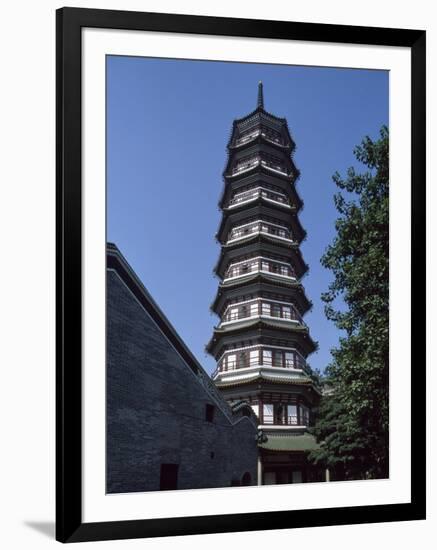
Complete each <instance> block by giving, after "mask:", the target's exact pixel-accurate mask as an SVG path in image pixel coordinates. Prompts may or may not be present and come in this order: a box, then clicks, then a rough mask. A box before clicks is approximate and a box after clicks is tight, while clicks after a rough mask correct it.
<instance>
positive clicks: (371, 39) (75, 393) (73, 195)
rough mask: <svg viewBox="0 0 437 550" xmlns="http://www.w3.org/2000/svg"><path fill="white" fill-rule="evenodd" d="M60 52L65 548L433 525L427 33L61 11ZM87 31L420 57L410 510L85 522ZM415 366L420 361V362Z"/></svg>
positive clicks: (59, 530)
mask: <svg viewBox="0 0 437 550" xmlns="http://www.w3.org/2000/svg"><path fill="white" fill-rule="evenodd" d="M56 25H57V29H56V31H57V32H56V50H57V58H56V63H57V79H56V87H57V89H56V91H57V106H56V109H57V123H56V124H57V128H56V131H57V168H56V177H57V229H56V231H57V312H56V321H57V333H56V344H57V381H56V392H57V393H56V415H57V421H56V437H57V443H56V485H57V489H56V499H57V504H56V538H57V540H59V541H61V542H78V541H92V540H108V539H127V538H139V537H157V536H170V535H189V534H201V533H221V532H232V531H251V530H264V529H282V528H291V527H311V526H324V525H343V524H352V523H355V524H358V523H377V522H391V521H405V520H418V519H424V518H425V466H426V464H425V461H426V459H425V412H426V407H425V48H426V33H425V31H423V30H406V29H391V28H373V27H357V26H345V25H326V24H316V23H294V22H287V21H262V20H249V19H247V20H246V19H233V18H221V17H220V18H219V17H204V16H187V15H173V14H162V13H140V12H129V11H112V10H95V9H78V8H62V9H59V10H58V11H57V14H56ZM84 27H94V28H105V29H129V30H144V31H157V32H172V33H193V34H206V35H221V36H234V37H238V36H240V37H256V38H271V39H285V40H301V41H315V42H336V43H346V44H370V45H381V46H397V47H407V48H410V49H411V71H412V73H411V74H412V84H411V86H412V87H411V94H412V96H411V102H412V120H411V138H412V150H411V154H412V173H411V178H412V212H411V215H412V250H411V255H412V289H411V292H412V319H414V322H413V323H412V350H411V353H412V356H411V365H412V385H411V398H412V423H411V426H412V432H411V441H412V446H411V448H412V454H411V502H410V503H405V504H387V505H375V506H354V507H344V508H323V509H312V510H294V511H277V512H262V513H242V514H231V515H219V516H199V517H181V518H178V517H172V518H164V519H147V518H145V519H142V520H135V521H108V522H101V523H83V522H82V463H81V460H82V430H81V421H82V413H81V406H82V399H81V382H82V375H81V350H82V334H81V330H82V319H81V316H82V301H81V300H82V286H81V272H82V259H81V258H82V248H81V240H82V210H81V209H82V204H81V198H82V191H81V160H82V159H81V117H82V111H81V55H82V49H81V48H82V47H81V30H82V28H84ZM413 358H414V361H413Z"/></svg>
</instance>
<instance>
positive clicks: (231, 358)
mask: <svg viewBox="0 0 437 550" xmlns="http://www.w3.org/2000/svg"><path fill="white" fill-rule="evenodd" d="M226 364H227V367H228V369H230V370H233V369H235V367H236V366H237V356H236V355H235V354H232V355H228V356H227V358H226Z"/></svg>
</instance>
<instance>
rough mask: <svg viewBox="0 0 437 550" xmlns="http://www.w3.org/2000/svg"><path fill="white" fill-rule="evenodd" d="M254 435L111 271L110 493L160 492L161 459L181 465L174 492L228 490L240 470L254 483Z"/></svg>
mask: <svg viewBox="0 0 437 550" xmlns="http://www.w3.org/2000/svg"><path fill="white" fill-rule="evenodd" d="M203 376H205V373H203ZM207 403H210V404H213V405H214V406H215V414H214V420H213V422H212V423H210V422H207V421H206V420H205V407H206V404H207ZM255 435H256V426H255V423H254V422H253V421H252V420H251V419H250V418H248V417H246V416H242V414H241V413H240V414H239V415H236V414H232V412H231V411H230V409H229V408H228V405H227V404H226V403H225V402H224V400H220V399H218V398H217V396H216V395H214V394H213V393H210V392H209V391H208V390H207V387H205V384H203V383H202V381H201V378H200V377H199V375H198V374H196V373H194V372H193V370H192V369H191V368H190V367H189V366H188V365H187V363H186V362H185V361H184V360H183V359H182V357H181V356H180V355H179V353H178V352H177V351H176V350H175V349H174V348H173V347H172V345H171V344H170V342H169V340H168V339H167V338H166V336H165V335H164V334H163V333H162V332H161V330H160V329H159V328H158V327H157V325H156V324H155V323H154V321H153V319H152V318H151V317H150V316H149V314H148V313H147V312H146V310H145V309H144V308H143V306H142V305H141V304H140V303H139V302H138V301H137V300H136V298H135V297H134V296H133V294H132V293H131V291H130V290H129V288H128V287H127V286H126V285H125V283H124V282H123V281H122V280H121V278H120V277H119V275H118V274H117V273H116V271H115V270H112V269H110V270H108V278H107V464H106V474H107V476H106V479H107V492H108V493H118V492H133V491H154V490H159V485H160V468H161V464H163V463H171V464H179V471H178V489H194V488H206V487H227V486H230V485H231V483H232V481H233V480H241V478H242V476H243V474H244V473H245V472H249V474H250V476H251V481H252V484H255V483H256V463H257V456H258V451H257V444H256V440H255Z"/></svg>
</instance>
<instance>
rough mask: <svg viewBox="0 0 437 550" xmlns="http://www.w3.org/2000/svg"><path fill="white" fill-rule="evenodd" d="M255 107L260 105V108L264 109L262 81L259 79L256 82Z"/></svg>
mask: <svg viewBox="0 0 437 550" xmlns="http://www.w3.org/2000/svg"><path fill="white" fill-rule="evenodd" d="M257 107H258V108H259V107H261V109H264V93H263V83H262V82H261V80H260V81H259V82H258V101H257Z"/></svg>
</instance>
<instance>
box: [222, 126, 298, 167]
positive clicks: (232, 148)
mask: <svg viewBox="0 0 437 550" xmlns="http://www.w3.org/2000/svg"><path fill="white" fill-rule="evenodd" d="M256 145H266V146H267V147H271V148H272V149H274V150H276V151H278V152H280V153H281V154H285V155H287V158H288V159H289V160H290V158H291V155H292V153H293V150H294V144H292V143H289V144H285V145H283V144H281V143H276V142H275V141H273V140H270V139H268V138H267V137H266V136H263V135H262V134H259V135H258V136H256V137H255V138H254V139H252V140H249V141H246V142H245V143H241V144H239V145H233V144H231V145H228V147H227V149H228V158H227V160H226V167H225V170H224V173H226V172H227V171H228V170H229V166H230V163H231V161H232V158H233V156H234V154H238V153H240V152H244V151H245V150H246V149H250V148H251V147H254V146H256Z"/></svg>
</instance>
